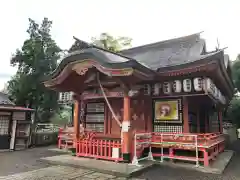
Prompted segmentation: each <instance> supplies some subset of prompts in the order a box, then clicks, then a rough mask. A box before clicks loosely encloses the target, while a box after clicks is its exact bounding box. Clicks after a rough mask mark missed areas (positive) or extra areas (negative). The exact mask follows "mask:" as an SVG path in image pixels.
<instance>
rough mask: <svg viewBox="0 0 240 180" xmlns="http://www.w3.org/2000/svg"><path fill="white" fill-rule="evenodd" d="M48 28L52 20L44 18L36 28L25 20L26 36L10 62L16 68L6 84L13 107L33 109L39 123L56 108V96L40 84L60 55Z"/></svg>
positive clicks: (34, 24) (33, 23)
mask: <svg viewBox="0 0 240 180" xmlns="http://www.w3.org/2000/svg"><path fill="white" fill-rule="evenodd" d="M51 27H52V21H49V20H48V18H44V19H43V21H42V23H41V24H40V25H39V24H38V23H36V22H35V21H34V20H32V19H29V27H28V29H27V33H28V35H29V37H28V38H27V39H26V40H25V41H24V43H23V46H22V48H21V49H17V50H16V53H15V54H14V56H13V57H12V59H11V65H12V66H16V67H17V68H18V70H17V73H16V75H15V76H14V77H13V78H12V79H11V80H10V81H9V82H8V84H9V85H8V92H9V95H10V98H11V99H12V100H13V101H14V102H15V103H16V104H17V105H21V106H28V107H31V108H34V109H35V110H36V111H37V113H38V115H39V119H40V120H41V121H46V120H49V118H50V117H51V116H52V114H53V112H54V111H55V110H57V108H58V104H57V99H58V95H57V93H56V92H54V91H51V90H49V89H47V88H45V87H44V85H43V83H42V79H43V77H44V76H46V75H47V74H49V73H51V72H52V71H53V70H54V69H55V68H56V67H57V60H58V59H59V57H60V56H59V55H60V52H61V49H60V48H59V47H58V46H57V44H56V42H55V41H54V40H53V39H52V37H51V34H50V31H51Z"/></svg>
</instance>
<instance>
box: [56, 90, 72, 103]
mask: <svg viewBox="0 0 240 180" xmlns="http://www.w3.org/2000/svg"><path fill="white" fill-rule="evenodd" d="M72 100H73V92H59V97H58V101H59V102H70V101H72Z"/></svg>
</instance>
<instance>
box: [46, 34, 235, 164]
mask: <svg viewBox="0 0 240 180" xmlns="http://www.w3.org/2000/svg"><path fill="white" fill-rule="evenodd" d="M75 40H76V41H75V44H74V45H73V46H72V47H71V49H70V51H69V53H68V54H67V55H66V56H65V57H64V58H63V59H62V60H61V62H60V64H59V66H58V67H57V69H56V70H55V71H54V72H53V73H52V74H51V75H50V76H49V77H48V78H47V79H46V81H45V82H44V85H45V86H46V87H47V88H50V89H52V90H55V91H58V92H61V93H60V95H61V96H62V95H64V92H66V93H68V95H69V97H68V98H67V99H68V100H73V102H74V123H73V124H74V131H73V133H72V134H71V135H69V136H71V138H72V148H73V149H74V152H75V154H76V156H85V157H93V158H99V159H106V160H113V161H119V162H133V163H135V164H137V163H138V160H140V159H141V158H142V157H146V158H151V159H153V158H154V159H157V158H161V160H164V159H178V160H184V161H192V162H196V163H197V164H200V165H201V164H202V165H204V166H208V165H209V163H211V161H212V160H214V159H215V157H216V156H217V155H218V154H219V153H221V152H222V151H224V141H225V140H224V137H223V134H222V129H223V128H222V112H223V111H224V109H225V108H226V107H227V106H228V104H229V102H230V100H231V99H232V97H233V94H234V85H233V81H232V77H231V66H230V61H229V57H228V55H226V54H224V49H216V50H215V51H211V52H208V51H206V41H205V40H204V39H202V38H201V37H200V33H196V34H192V35H188V36H184V37H180V38H175V39H170V40H166V41H161V42H156V43H152V44H147V45H143V46H139V47H134V48H131V49H127V50H123V51H121V52H119V53H115V52H111V51H109V50H105V49H102V48H99V47H96V46H94V45H92V44H90V43H86V42H83V41H81V40H79V39H77V38H75ZM71 94H73V96H71ZM72 97H73V99H71V98H72ZM82 126H83V127H84V128H83V127H82ZM82 128H83V129H84V130H81V129H82ZM62 132H64V130H63V131H62ZM65 133H66V132H65ZM71 138H68V139H71ZM62 140H64V139H63V138H60V139H59V147H61V145H62V144H61V143H63V142H62ZM65 140H66V139H65ZM68 142H69V141H68V140H66V141H64V145H66V146H68V145H69V144H68ZM149 152H150V153H149Z"/></svg>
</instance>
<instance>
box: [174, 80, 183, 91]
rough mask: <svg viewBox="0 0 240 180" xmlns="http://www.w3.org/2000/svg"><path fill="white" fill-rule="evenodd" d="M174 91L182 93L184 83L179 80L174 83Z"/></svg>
mask: <svg viewBox="0 0 240 180" xmlns="http://www.w3.org/2000/svg"><path fill="white" fill-rule="evenodd" d="M173 91H174V92H176V93H179V92H181V91H182V83H181V81H179V80H175V81H173Z"/></svg>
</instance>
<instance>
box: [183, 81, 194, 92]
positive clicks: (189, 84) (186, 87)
mask: <svg viewBox="0 0 240 180" xmlns="http://www.w3.org/2000/svg"><path fill="white" fill-rule="evenodd" d="M183 91H184V92H191V91H192V81H191V79H184V80H183Z"/></svg>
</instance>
